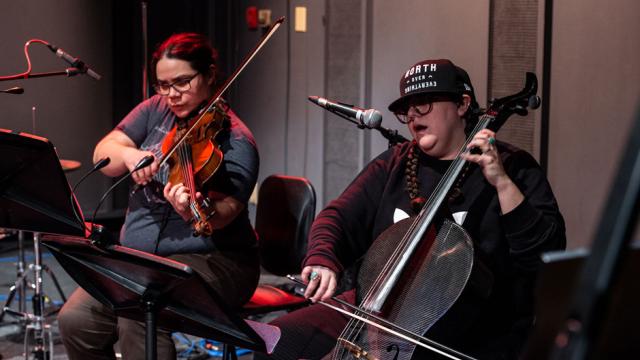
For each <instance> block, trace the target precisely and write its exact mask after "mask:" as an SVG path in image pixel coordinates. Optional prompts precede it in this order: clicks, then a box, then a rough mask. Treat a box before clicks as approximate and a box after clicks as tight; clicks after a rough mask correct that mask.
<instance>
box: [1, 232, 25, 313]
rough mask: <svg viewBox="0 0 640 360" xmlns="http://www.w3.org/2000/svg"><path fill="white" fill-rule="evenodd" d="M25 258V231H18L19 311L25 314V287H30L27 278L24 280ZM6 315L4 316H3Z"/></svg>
mask: <svg viewBox="0 0 640 360" xmlns="http://www.w3.org/2000/svg"><path fill="white" fill-rule="evenodd" d="M24 264H25V258H24V231H22V230H20V231H18V262H17V264H16V267H17V270H18V279H22V280H21V281H20V283H19V284H18V285H17V291H18V299H19V300H18V311H19V312H21V313H24V312H25V311H26V309H27V306H26V305H27V298H26V294H27V292H26V290H25V287H26V286H28V282H27V279H26V278H23V276H24V273H25V268H24ZM3 315H4V314H3Z"/></svg>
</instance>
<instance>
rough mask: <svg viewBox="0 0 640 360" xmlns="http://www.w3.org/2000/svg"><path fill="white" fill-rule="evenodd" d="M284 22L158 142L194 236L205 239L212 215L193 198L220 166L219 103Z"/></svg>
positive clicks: (222, 117)
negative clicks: (184, 198)
mask: <svg viewBox="0 0 640 360" xmlns="http://www.w3.org/2000/svg"><path fill="white" fill-rule="evenodd" d="M282 22H284V17H281V18H279V19H278V20H276V21H275V22H274V24H273V25H272V26H271V28H270V29H269V31H268V32H267V33H266V34H265V35H264V36H263V37H262V39H261V40H260V42H259V43H258V44H257V45H256V47H255V48H254V49H253V50H252V51H251V52H249V54H248V55H247V56H245V58H244V59H243V61H242V62H241V63H240V65H239V66H238V68H237V69H236V70H235V71H234V72H233V74H232V75H231V76H230V77H229V78H228V79H227V80H226V81H225V82H224V84H222V86H220V88H219V89H218V90H217V91H216V93H215V94H214V95H213V96H212V97H211V98H210V99H209V101H208V103H207V105H206V106H204V107H203V108H202V109H201V110H200V112H198V114H197V115H196V116H195V117H194V118H193V119H190V120H189V121H187V122H186V123H180V124H176V125H175V126H174V127H173V128H172V129H171V131H170V132H169V133H168V134H167V136H166V137H165V139H164V140H163V142H162V158H161V159H160V162H159V166H162V165H164V164H165V163H166V164H168V165H169V181H170V182H171V183H173V184H179V183H182V184H184V186H185V187H187V188H188V189H189V193H190V194H192V196H191V197H190V200H189V209H190V210H191V213H192V215H193V220H192V222H191V226H192V227H193V233H194V235H195V236H199V235H204V236H209V235H211V234H212V233H213V227H212V226H211V224H210V223H209V219H210V218H211V217H212V216H213V214H214V213H215V211H214V210H212V209H211V208H210V204H209V200H207V199H206V197H205V198H203V199H196V198H195V194H196V192H197V191H199V190H200V189H202V187H203V186H204V184H205V183H206V182H207V181H208V180H209V179H211V177H212V176H213V174H214V173H215V172H216V170H217V169H218V168H219V167H220V164H221V163H222V159H223V154H222V151H221V150H220V148H219V147H218V145H217V144H216V142H215V139H214V138H215V136H216V135H217V134H218V133H219V132H220V130H222V129H223V128H224V126H225V124H226V123H227V122H228V115H227V110H228V106H227V105H226V103H225V102H224V100H222V94H224V93H225V92H226V91H227V89H228V88H229V86H230V85H231V84H232V83H233V82H234V81H235V80H236V79H237V77H238V76H239V75H240V73H241V72H242V71H243V70H244V69H245V67H246V66H247V65H248V64H249V62H250V61H251V60H252V59H253V57H254V56H255V55H256V54H257V53H258V51H259V50H260V49H262V47H263V46H264V45H265V44H266V42H267V41H268V40H269V39H270V38H271V36H272V35H273V34H274V33H275V31H276V30H277V29H278V28H279V27H280V25H281V24H282Z"/></svg>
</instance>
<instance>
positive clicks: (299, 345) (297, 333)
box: [253, 292, 353, 360]
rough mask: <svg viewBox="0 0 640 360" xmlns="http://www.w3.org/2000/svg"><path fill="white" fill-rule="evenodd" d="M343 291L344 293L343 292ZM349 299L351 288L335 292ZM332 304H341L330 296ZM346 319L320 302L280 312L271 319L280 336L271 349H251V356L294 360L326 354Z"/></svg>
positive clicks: (261, 358) (330, 349) (259, 358)
mask: <svg viewBox="0 0 640 360" xmlns="http://www.w3.org/2000/svg"><path fill="white" fill-rule="evenodd" d="M345 295H346V296H345ZM339 297H340V298H342V299H343V300H346V301H349V302H352V301H353V299H352V298H353V292H347V293H345V294H343V295H341V296H339ZM329 303H331V304H332V305H335V306H338V307H341V305H339V304H338V303H337V302H335V301H333V300H330V301H329ZM348 321H349V319H348V318H347V317H346V316H345V315H342V314H341V313H339V312H337V311H335V310H333V309H330V308H328V307H326V306H324V305H320V304H315V305H311V306H307V307H305V308H302V309H299V310H296V311H293V312H291V313H289V314H286V315H283V316H281V317H279V318H277V319H275V320H273V321H272V322H271V324H272V325H275V326H278V327H279V328H280V331H281V335H280V340H279V341H278V344H277V345H276V347H275V349H274V351H273V353H272V354H271V355H269V356H267V355H266V354H260V353H255V354H254V357H253V358H254V360H263V359H274V360H297V359H321V358H323V357H325V356H327V357H329V356H328V355H330V354H331V353H332V350H333V348H334V347H335V346H336V339H337V338H338V336H339V335H340V333H341V332H342V330H343V329H344V328H345V326H346V325H347V322H348Z"/></svg>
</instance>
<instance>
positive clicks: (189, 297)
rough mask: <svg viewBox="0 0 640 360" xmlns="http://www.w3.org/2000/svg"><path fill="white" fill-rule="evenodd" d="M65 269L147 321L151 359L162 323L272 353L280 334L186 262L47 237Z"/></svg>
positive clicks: (120, 311)
mask: <svg viewBox="0 0 640 360" xmlns="http://www.w3.org/2000/svg"><path fill="white" fill-rule="evenodd" d="M42 240H43V244H44V245H45V246H47V247H48V248H49V249H50V250H51V252H52V253H53V255H54V256H55V258H56V259H57V260H58V262H60V264H61V265H62V267H63V268H64V269H65V270H66V271H67V273H69V275H70V276H71V277H73V279H74V280H75V281H76V282H77V283H78V284H80V286H82V288H83V289H85V290H86V291H87V292H88V293H89V294H90V295H91V296H93V297H94V298H96V299H97V300H98V301H100V302H101V303H103V304H104V305H106V306H108V307H110V308H111V309H112V310H113V311H114V312H115V313H116V315H118V316H122V317H125V318H128V319H133V320H137V321H142V322H144V323H145V325H146V342H145V348H146V351H147V357H146V358H147V359H155V358H156V346H155V345H156V325H157V326H159V327H162V328H165V329H169V330H174V331H180V332H184V333H187V334H192V335H196V336H200V337H204V338H208V339H214V340H219V341H221V342H224V343H228V344H233V345H237V346H239V347H243V348H246V349H250V350H255V351H260V352H271V351H272V350H273V348H274V347H275V345H276V343H277V341H278V339H279V338H280V330H279V329H278V328H277V327H275V326H272V325H268V324H263V323H258V322H254V321H250V320H243V319H241V318H240V317H238V316H237V315H236V314H235V312H234V311H232V310H231V309H229V308H227V307H226V306H225V304H224V302H223V301H222V300H221V299H220V297H219V296H218V294H216V293H215V292H213V290H212V289H210V288H209V287H207V286H206V285H205V283H204V280H202V278H201V277H200V276H199V275H198V274H197V273H195V272H194V271H192V270H191V268H189V267H188V266H187V265H184V264H182V263H179V262H176V261H173V260H169V259H166V258H162V257H159V256H155V255H152V254H149V253H145V252H142V251H137V250H134V249H130V248H127V247H124V246H119V245H112V246H109V247H108V248H99V247H96V246H95V245H93V244H92V242H91V241H90V240H88V239H85V238H80V237H72V236H64V235H45V236H43V239H42Z"/></svg>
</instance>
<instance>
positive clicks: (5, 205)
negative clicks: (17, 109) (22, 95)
mask: <svg viewBox="0 0 640 360" xmlns="http://www.w3.org/2000/svg"><path fill="white" fill-rule="evenodd" d="M0 154H2V162H0V227H3V228H9V229H16V230H26V231H33V232H43V233H54V234H67V235H76V236H84V235H85V233H84V227H83V224H82V223H81V222H80V220H78V219H77V218H76V217H75V216H74V214H73V211H74V208H75V210H76V211H77V212H78V214H80V207H79V206H78V203H77V201H75V197H74V198H73V199H74V201H73V205H72V204H71V201H70V199H71V188H70V187H69V183H68V182H67V178H66V176H65V175H64V171H63V170H62V166H61V165H60V160H59V159H58V155H57V154H56V150H55V147H54V146H53V144H52V143H51V142H50V141H49V140H47V139H45V138H42V137H39V136H35V135H30V134H26V133H14V132H11V131H10V130H5V129H0ZM72 206H73V207H72Z"/></svg>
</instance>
